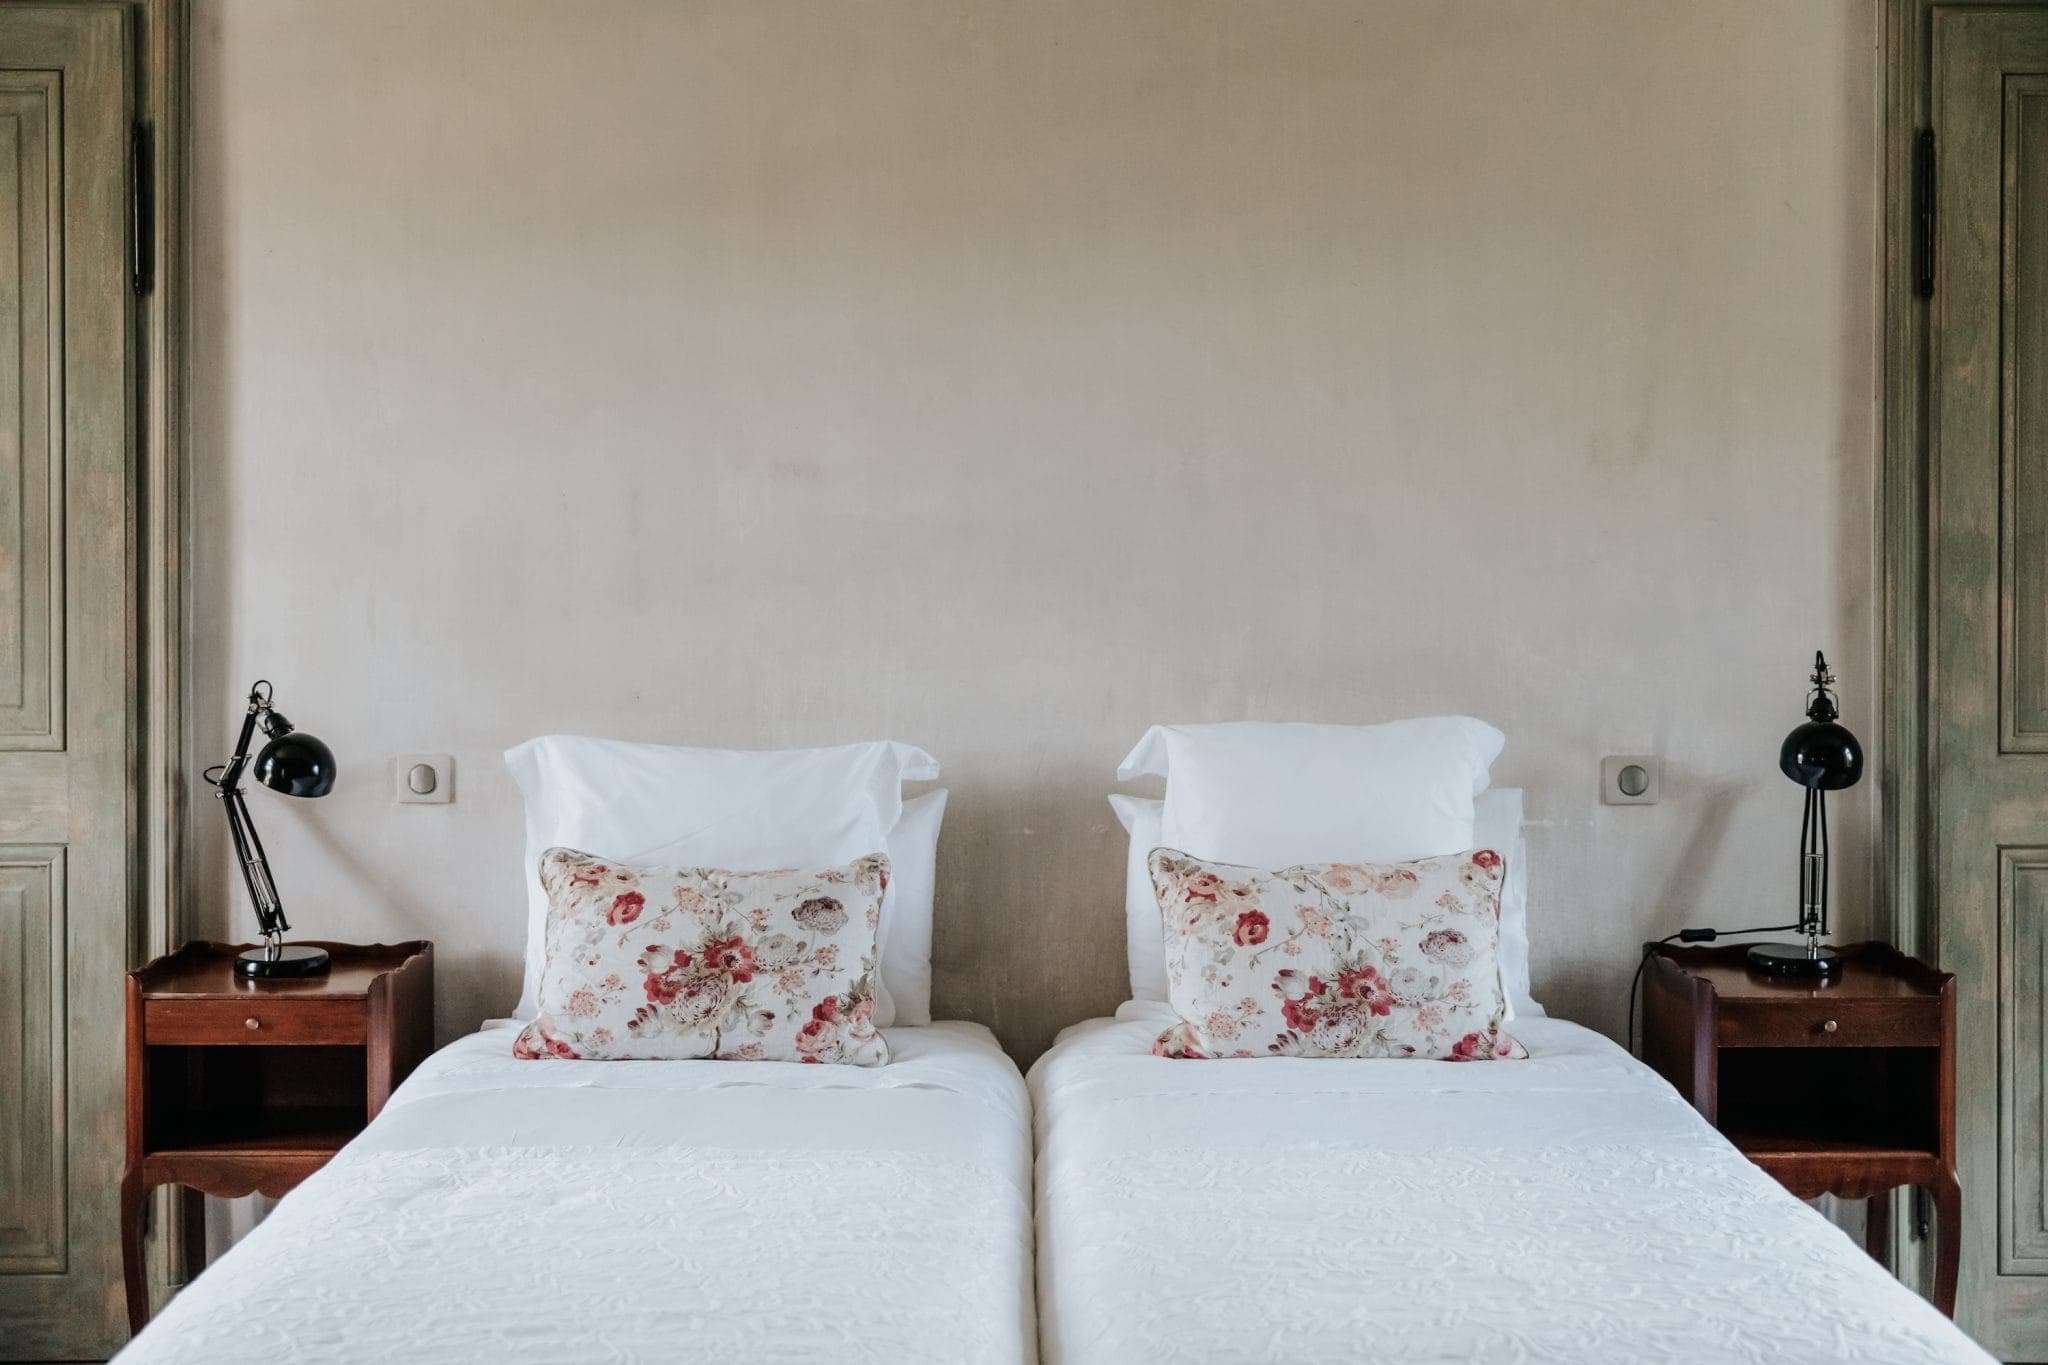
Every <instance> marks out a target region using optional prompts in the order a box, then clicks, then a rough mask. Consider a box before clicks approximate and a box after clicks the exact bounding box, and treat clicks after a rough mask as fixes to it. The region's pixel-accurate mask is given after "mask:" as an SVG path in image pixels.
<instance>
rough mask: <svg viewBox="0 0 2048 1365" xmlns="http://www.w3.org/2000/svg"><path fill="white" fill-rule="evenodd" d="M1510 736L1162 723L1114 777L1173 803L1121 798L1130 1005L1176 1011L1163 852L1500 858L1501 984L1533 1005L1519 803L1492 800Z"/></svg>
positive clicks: (1268, 862) (1257, 860) (1266, 860)
mask: <svg viewBox="0 0 2048 1365" xmlns="http://www.w3.org/2000/svg"><path fill="white" fill-rule="evenodd" d="M1504 742H1505V737H1504V736H1503V735H1502V734H1501V732H1500V731H1499V730H1496V729H1495V728H1494V727H1493V726H1491V725H1488V724H1486V723H1485V722H1484V721H1479V720H1474V719H1472V718H1471V717H1469V716H1435V717H1429V718H1425V719H1421V720H1407V721H1394V722H1391V723H1388V724H1385V725H1364V726H1358V725H1311V724H1285V723H1281V724H1267V723H1261V722H1227V723H1223V724H1216V725H1155V726H1153V727H1152V728H1151V729H1150V730H1148V731H1146V732H1145V736H1144V738H1142V739H1140V740H1139V741H1138V744H1137V747H1136V748H1134V749H1132V750H1131V752H1130V754H1129V755H1128V756H1127V757H1126V758H1125V759H1124V761H1123V763H1122V765H1121V766H1119V767H1118V769H1117V776H1118V777H1120V778H1124V779H1130V778H1134V777H1140V776H1159V777H1164V778H1166V779H1167V783H1166V799H1165V800H1164V801H1148V800H1144V799H1142V798H1139V797H1132V796H1112V797H1110V798H1109V801H1110V805H1111V807H1112V808H1114V809H1115V811H1116V814H1117V819H1118V820H1119V821H1120V822H1121V823H1122V824H1123V827H1124V829H1125V830H1126V831H1128V832H1129V833H1130V836H1131V842H1130V854H1129V858H1128V861H1127V864H1126V872H1125V890H1124V911H1125V936H1126V950H1127V953H1128V955H1129V961H1130V973H1131V996H1132V998H1133V999H1136V1000H1161V1001H1163V1000H1165V999H1167V989H1166V961H1165V955H1164V950H1163V948H1162V946H1161V937H1160V925H1159V907H1158V905H1157V903H1156V902H1155V900H1154V897H1153V892H1152V883H1151V877H1150V874H1149V873H1148V871H1147V869H1146V866H1145V860H1146V857H1147V856H1148V855H1149V854H1150V853H1151V851H1152V850H1153V849H1154V848H1161V847H1164V848H1174V849H1179V850H1182V851H1183V852H1186V853H1190V854H1193V855H1194V856H1196V857H1198V858H1205V859H1211V860H1214V861H1217V862H1228V863H1236V864H1239V865H1242V866H1246V867H1260V868H1284V867H1291V866H1295V865H1297V864H1301V863H1325V862H1347V861H1348V862H1376V863H1377V862H1405V861H1408V860H1410V859H1414V858H1430V857H1436V856H1439V855H1441V854H1446V853H1458V852H1463V851H1465V850H1467V849H1472V848H1477V847H1490V848H1493V849H1495V850H1497V851H1498V852H1500V853H1502V854H1503V855H1505V856H1506V858H1507V860H1508V867H1507V874H1508V875H1507V884H1506V887H1505V888H1504V890H1503V893H1502V897H1501V975H1502V985H1503V987H1504V989H1505V991H1506V993H1507V997H1508V1001H1509V1005H1510V1007H1511V1008H1512V1010H1513V1011H1514V1012H1515V1013H1517V1014H1541V1013H1542V1009H1541V1007H1540V1006H1538V1005H1537V1004H1536V1002H1535V1001H1534V1000H1532V999H1531V998H1530V996H1529V931H1528V885H1529V882H1528V867H1527V857H1526V845H1525V844H1524V842H1523V838H1522V794H1521V792H1519V791H1517V790H1514V789H1512V788H1510V789H1507V790H1503V791H1497V792H1496V791H1489V790H1487V787H1488V782H1489V781H1490V775H1491V769H1492V766H1493V761H1494V759H1495V758H1497V757H1498V756H1499V755H1500V751H1501V747H1502V745H1503V743H1504Z"/></svg>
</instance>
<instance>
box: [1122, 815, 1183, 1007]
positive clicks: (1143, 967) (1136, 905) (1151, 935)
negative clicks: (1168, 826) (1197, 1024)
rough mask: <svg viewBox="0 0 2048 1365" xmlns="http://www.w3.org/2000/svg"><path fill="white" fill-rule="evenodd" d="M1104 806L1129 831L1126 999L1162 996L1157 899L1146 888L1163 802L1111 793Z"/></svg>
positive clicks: (1161, 945) (1162, 933)
mask: <svg viewBox="0 0 2048 1365" xmlns="http://www.w3.org/2000/svg"><path fill="white" fill-rule="evenodd" d="M1109 807H1110V809H1111V810H1113V811H1115V812H1116V818H1117V822H1118V823H1119V824H1121V825H1122V826H1123V827H1124V829H1125V830H1126V831H1128V832H1129V834H1130V836H1131V845H1130V851H1129V852H1128V853H1127V854H1125V856H1124V956H1125V958H1126V959H1128V961H1129V962H1130V967H1131V999H1133V1000H1162V1001H1163V1000H1166V999H1167V998H1168V996H1167V993H1166V943H1165V931H1164V929H1163V928H1162V926H1161V924H1160V919H1159V898H1158V896H1157V895H1156V894H1155V893H1154V892H1153V890H1152V870H1151V868H1150V867H1149V866H1148V865H1147V861H1146V860H1147V859H1149V858H1150V857H1151V856H1152V850H1153V849H1155V848H1164V847H1165V845H1164V844H1162V843H1160V842H1159V817H1160V814H1161V812H1163V811H1164V810H1165V809H1166V803H1165V802H1164V801H1147V800H1146V799H1145V798H1144V797H1142V796H1122V795H1117V796H1112V797H1110V798H1109Z"/></svg>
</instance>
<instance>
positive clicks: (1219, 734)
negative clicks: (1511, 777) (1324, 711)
mask: <svg viewBox="0 0 2048 1365" xmlns="http://www.w3.org/2000/svg"><path fill="white" fill-rule="evenodd" d="M1504 742H1505V737H1504V736H1503V735H1502V734H1501V732H1500V731H1498V730H1496V729H1494V728H1493V727H1492V726H1491V725H1488V724H1487V723H1486V722H1484V721H1480V720H1474V719H1472V718H1471V717H1469V716H1433V717H1429V718H1426V719H1421V720H1402V721H1393V722H1391V723H1389V724H1385V725H1307V724H1269V723H1264V722H1230V723H1224V724H1219V725H1155V726H1153V727H1152V728H1151V729H1150V730H1147V731H1146V732H1145V737H1144V738H1143V739H1140V740H1139V741H1138V745H1137V747H1136V748H1134V749H1132V750H1131V752H1130V754H1129V756H1127V757H1126V758H1125V759H1124V761H1123V764H1122V765H1121V766H1120V767H1119V768H1118V769H1117V776H1118V777H1120V778H1125V779H1128V778H1132V777H1138V776H1142V775H1147V774H1154V775H1157V776H1160V777H1164V778H1166V779H1167V783H1166V810H1165V813H1164V815H1163V816H1162V818H1161V821H1160V838H1161V840H1162V841H1163V842H1164V843H1165V844H1166V845H1167V846H1168V847H1171V848H1176V849H1180V850H1182V851H1183V852H1186V853H1189V854H1192V855H1194V856H1195V857H1197V858H1202V859H1206V860H1209V861H1213V862H1224V863H1236V864H1239V865H1241V866H1245V867H1261V868H1270V867H1292V866H1295V865H1297V864H1301V863H1336V862H1369V863H1398V862H1407V861H1409V860H1410V859H1414V858H1431V857H1437V856H1439V855H1441V854H1446V853H1460V852H1464V851H1465V850H1467V849H1470V848H1471V847H1472V846H1473V845H1472V798H1473V797H1474V796H1476V795H1477V794H1478V793H1480V792H1482V791H1485V790H1486V784H1487V780H1488V779H1487V772H1488V770H1489V769H1490V768H1491V767H1492V766H1493V760H1494V759H1495V758H1497V757H1498V756H1499V755H1500V751H1501V745H1502V744H1503V743H1504Z"/></svg>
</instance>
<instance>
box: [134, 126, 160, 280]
mask: <svg viewBox="0 0 2048 1365" xmlns="http://www.w3.org/2000/svg"><path fill="white" fill-rule="evenodd" d="M155 191H156V156H155V149H154V148H153V147H152V146H151V145H150V138H149V126H148V125H147V124H143V123H138V124H136V125H135V127H134V128H133V129H132V130H131V131H130V133H129V138H128V282H129V284H130V286H131V287H132V288H133V289H134V290H135V297H137V298H141V297H142V296H143V295H145V294H147V293H149V291H150V289H151V288H153V287H154V286H155V284H156V192H155Z"/></svg>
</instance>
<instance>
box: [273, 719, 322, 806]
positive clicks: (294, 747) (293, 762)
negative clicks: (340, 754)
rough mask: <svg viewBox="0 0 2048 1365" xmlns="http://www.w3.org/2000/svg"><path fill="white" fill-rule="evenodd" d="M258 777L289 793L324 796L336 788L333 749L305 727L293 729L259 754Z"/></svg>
mask: <svg viewBox="0 0 2048 1365" xmlns="http://www.w3.org/2000/svg"><path fill="white" fill-rule="evenodd" d="M256 780H257V781H258V782H261V783H262V784H263V785H264V786H266V787H268V788H270V789H271V790H272V791H278V792H283V793H284V794H285V795H286V796H325V795H327V793H329V792H331V791H333V790H334V751H333V750H332V749H330V748H328V747H327V746H326V745H325V744H323V743H322V742H321V741H319V740H318V739H315V738H314V737H313V736H311V735H309V734H307V733H306V732H305V731H304V730H292V731H290V732H288V733H286V734H282V735H279V736H277V737H276V738H275V739H273V740H271V741H270V743H268V744H266V745H264V746H263V752H262V753H260V754H258V755H256Z"/></svg>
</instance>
